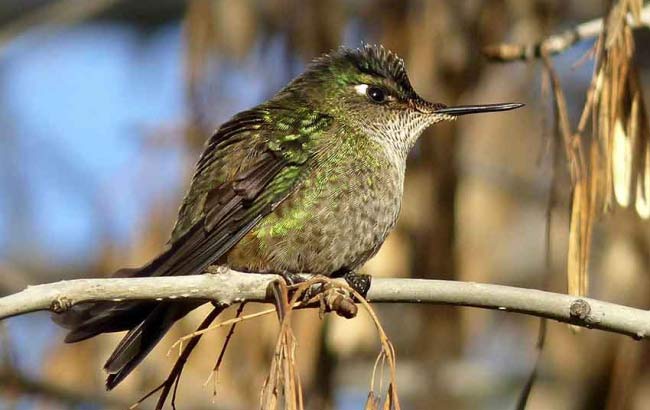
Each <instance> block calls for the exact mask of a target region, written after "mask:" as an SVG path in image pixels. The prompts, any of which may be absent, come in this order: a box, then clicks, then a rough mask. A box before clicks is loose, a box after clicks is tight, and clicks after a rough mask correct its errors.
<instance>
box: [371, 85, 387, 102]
mask: <svg viewBox="0 0 650 410" xmlns="http://www.w3.org/2000/svg"><path fill="white" fill-rule="evenodd" d="M366 95H367V96H368V98H370V101H372V102H374V103H377V104H381V103H383V102H384V101H386V91H384V90H383V89H381V88H379V87H368V88H367V89H366Z"/></svg>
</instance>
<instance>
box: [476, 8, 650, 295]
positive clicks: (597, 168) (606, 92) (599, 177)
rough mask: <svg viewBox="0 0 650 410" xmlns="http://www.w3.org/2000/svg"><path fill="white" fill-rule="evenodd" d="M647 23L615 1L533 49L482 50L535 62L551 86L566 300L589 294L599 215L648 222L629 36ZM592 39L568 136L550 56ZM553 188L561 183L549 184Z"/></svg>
mask: <svg viewBox="0 0 650 410" xmlns="http://www.w3.org/2000/svg"><path fill="white" fill-rule="evenodd" d="M648 15H650V6H646V7H645V8H644V6H643V0H620V1H618V2H615V3H613V4H611V5H610V8H609V10H608V13H607V15H606V18H604V19H603V20H596V21H593V22H588V23H584V24H581V25H580V26H578V27H577V28H576V29H574V30H569V31H567V32H565V33H563V34H561V35H557V36H552V37H549V38H548V39H546V40H544V41H542V42H540V43H538V44H535V45H531V46H523V45H509V44H502V45H497V46H490V47H486V48H485V49H484V53H485V54H486V55H487V56H488V57H489V58H491V59H493V60H497V61H513V60H518V59H524V60H526V59H531V58H534V57H540V58H541V59H542V61H543V66H544V70H545V74H546V75H547V76H548V78H549V79H550V87H551V89H552V97H553V108H554V119H555V125H556V127H555V128H556V132H555V135H556V136H557V137H559V143H560V144H562V145H563V147H564V153H565V156H566V159H567V166H568V171H569V174H570V181H571V212H570V215H571V217H570V227H569V248H568V257H567V277H568V293H569V294H572V295H585V294H587V292H588V283H589V278H588V272H589V257H590V249H591V242H592V234H593V229H594V224H595V222H596V221H597V220H598V218H599V217H600V216H601V215H603V214H605V213H607V212H609V211H611V210H612V209H613V208H614V206H615V205H618V206H620V207H622V208H628V207H633V208H634V210H635V211H636V213H637V214H638V215H639V216H640V217H641V218H644V219H648V218H650V203H649V201H650V151H649V149H648V143H649V142H650V125H649V123H648V117H647V114H646V107H645V102H644V100H643V94H642V89H641V85H640V79H639V74H638V71H637V69H636V67H635V65H634V53H635V44H634V37H633V35H632V28H634V27H640V26H642V25H644V24H648V23H647V20H648ZM595 35H597V36H598V39H597V41H596V43H595V45H594V47H593V50H592V51H591V52H590V53H589V54H588V56H591V57H593V58H595V61H596V64H595V69H594V74H593V76H592V81H591V85H590V87H589V90H588V91H587V98H586V102H585V105H584V107H583V110H582V115H581V117H580V121H579V123H578V125H577V127H575V128H574V127H572V126H571V124H570V121H569V116H568V112H567V104H566V99H565V97H564V92H563V90H562V87H561V85H560V82H559V80H558V76H557V73H556V72H555V70H554V68H553V64H552V62H551V59H550V56H551V55H553V54H557V53H558V52H561V51H564V50H566V49H567V48H569V47H570V46H571V45H573V44H575V43H576V42H577V41H579V40H581V39H584V38H587V37H589V36H595ZM581 62H582V61H581ZM581 62H580V63H581ZM545 84H546V83H545ZM589 131H590V132H589ZM554 172H557V169H554ZM553 180H554V183H557V182H558V181H560V179H559V178H557V177H556V176H554V178H553ZM549 206H552V204H550V205H549ZM549 215H550V212H549Z"/></svg>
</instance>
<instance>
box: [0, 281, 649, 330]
mask: <svg viewBox="0 0 650 410" xmlns="http://www.w3.org/2000/svg"><path fill="white" fill-rule="evenodd" d="M275 279H276V277H275V276H274V275H262V274H254V273H241V272H237V271H233V270H228V269H220V270H218V273H208V274H204V275H196V276H183V277H178V276H176V277H155V278H111V279H76V280H69V281H62V282H56V283H49V284H44V285H37V286H30V287H28V288H27V289H25V290H23V291H22V292H18V293H15V294H13V295H9V296H5V297H3V298H0V319H5V318H8V317H11V316H17V315H22V314H25V313H29V312H34V311H39V310H50V311H54V312H62V311H65V310H66V309H68V308H69V307H70V306H72V305H74V304H78V303H83V302H95V301H116V302H120V301H126V300H175V299H198V300H206V301H215V302H219V303H223V304H232V303H239V302H244V301H246V302H271V301H272V298H271V297H269V295H268V294H267V288H268V285H269V284H270V283H271V281H273V280H275ZM367 299H368V301H369V302H373V303H428V304H444V305H456V306H471V307H478V308H485V309H495V310H502V311H508V312H516V313H522V314H527V315H531V316H537V317H544V318H548V319H554V320H557V321H560V322H565V323H571V324H574V325H577V326H582V327H586V328H594V329H600V330H604V331H608V332H614V333H620V334H624V335H628V336H631V337H633V338H635V339H644V338H647V337H650V312H648V311H645V310H641V309H636V308H632V307H627V306H623V305H617V304H614V303H608V302H604V301H600V300H596V299H590V298H576V297H574V296H570V295H565V294H559V293H552V292H545V291H540V290H535V289H525V288H517V287H511V286H501V285H492V284H482V283H473V282H458V281H446V280H429V279H388V278H375V279H373V282H372V286H371V288H370V291H369V292H368V298H367Z"/></svg>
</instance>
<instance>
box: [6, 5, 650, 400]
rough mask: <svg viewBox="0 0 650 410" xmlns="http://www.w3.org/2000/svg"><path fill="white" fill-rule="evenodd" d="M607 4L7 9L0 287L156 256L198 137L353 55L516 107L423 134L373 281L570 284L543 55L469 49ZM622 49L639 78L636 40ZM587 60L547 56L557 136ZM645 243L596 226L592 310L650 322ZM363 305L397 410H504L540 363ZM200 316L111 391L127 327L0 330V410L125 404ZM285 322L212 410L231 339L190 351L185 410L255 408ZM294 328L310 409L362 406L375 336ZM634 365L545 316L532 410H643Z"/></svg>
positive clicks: (237, 364)
mask: <svg viewBox="0 0 650 410" xmlns="http://www.w3.org/2000/svg"><path fill="white" fill-rule="evenodd" d="M604 3H606V2H599V1H592V2H585V1H565V0H529V1H519V0H468V1H463V2H458V1H455V0H430V1H425V0H410V1H397V0H395V1H370V0H337V1H327V2H325V1H317V0H309V1H289V0H267V1H261V0H259V1H253V0H248V1H243V0H242V1H234V0H233V1H228V0H222V1H219V0H215V1H209V0H193V1H192V0H187V1H182V0H157V1H154V0H139V1H129V0H59V1H48V0H2V1H1V2H0V295H5V294H9V293H12V292H16V291H19V290H21V289H22V288H24V287H25V286H27V285H29V284H37V283H45V282H52V281H57V280H61V279H72V278H81V277H97V276H105V275H108V274H109V273H110V272H112V271H114V270H116V269H117V268H120V267H123V266H137V265H140V264H142V263H144V262H146V261H147V260H148V259H149V258H151V257H153V256H154V255H155V254H156V253H157V252H158V251H159V250H160V249H161V247H162V246H163V244H164V243H165V241H166V240H167V238H168V234H169V232H170V230H171V227H172V224H173V222H174V218H175V213H176V210H177V208H178V206H179V203H180V200H181V197H182V195H183V193H184V190H185V189H186V187H187V183H188V182H189V178H190V176H191V174H192V171H193V164H194V162H195V161H196V159H197V157H198V154H199V153H200V150H201V148H202V146H203V143H204V141H205V140H206V139H207V138H208V137H209V136H210V135H211V133H212V132H213V130H214V129H215V128H216V127H217V126H218V125H219V124H220V123H221V122H223V121H224V120H226V119H228V118H229V117H230V116H231V115H233V114H235V113H237V112H238V111H241V110H243V109H245V108H248V107H251V106H253V105H255V104H257V103H259V102H261V101H263V100H264V99H266V98H268V97H270V96H271V95H273V94H274V93H275V92H277V91H278V90H279V89H280V88H281V87H282V86H283V85H284V84H286V83H287V82H288V81H289V80H290V79H292V78H293V77H294V76H296V75H297V74H299V73H300V72H301V71H302V70H303V69H304V67H305V65H306V64H307V63H308V62H309V60H310V59H312V58H314V57H316V56H318V55H320V54H321V53H323V52H327V51H329V50H331V49H334V48H336V47H338V46H339V45H342V44H343V45H347V46H355V47H356V46H358V45H360V44H361V42H362V41H363V42H368V43H381V44H383V45H385V46H386V47H388V48H390V49H392V50H394V51H396V52H398V53H399V54H400V55H401V56H403V57H404V59H405V60H406V63H407V68H408V71H409V76H410V79H411V82H412V83H413V85H414V88H415V89H416V90H417V91H418V92H419V93H420V94H421V95H422V96H424V97H425V98H427V99H428V100H430V101H435V102H443V103H446V104H469V103H492V102H506V101H508V102H509V101H516V102H524V103H526V108H525V109H523V110H519V111H516V112H512V113H507V114H494V115H484V116H476V117H471V118H470V117H467V118H462V119H460V120H459V121H457V122H455V123H453V124H441V125H436V126H435V127H434V128H432V129H430V130H429V131H428V132H426V134H425V135H424V136H423V137H422V138H421V140H420V142H419V143H418V145H417V146H416V148H415V150H414V151H413V153H412V155H411V156H410V158H409V167H408V173H407V179H406V185H405V198H404V203H403V207H402V212H401V216H400V220H399V223H398V226H397V228H396V230H395V232H393V233H392V234H391V236H390V237H389V239H388V240H387V242H386V244H385V245H384V246H383V248H382V250H381V251H380V253H379V254H378V255H377V256H376V257H375V258H374V259H373V260H371V261H370V262H369V263H368V264H367V266H366V267H365V270H366V271H367V272H368V273H371V274H373V275H379V276H392V277H420V278H439V279H440V278H441V279H457V280H466V281H478V282H490V283H497V284H507V285H514V286H525V287H532V288H545V289H548V290H553V291H557V292H566V250H567V242H568V229H569V224H568V222H569V202H570V185H569V182H568V181H569V179H568V175H567V172H566V171H562V172H560V176H559V182H560V183H559V184H557V185H555V188H554V189H556V200H555V203H554V204H552V207H551V208H552V210H551V212H550V214H549V213H548V202H549V193H550V191H551V186H552V184H551V180H552V175H553V163H554V161H553V156H552V155H551V154H552V153H549V149H548V145H549V144H548V141H549V138H550V135H551V134H552V132H553V123H552V116H550V115H549V113H550V104H549V101H547V100H545V99H544V98H543V95H542V92H541V83H542V76H541V68H540V63H539V62H536V61H533V62H530V63H519V62H518V63H509V64H496V63H489V62H488V61H486V59H485V58H484V57H482V55H481V53H480V50H481V48H482V47H484V46H486V45H489V44H494V43H500V42H503V41H511V42H518V43H530V42H535V41H538V40H540V39H542V38H544V37H545V36H547V35H549V34H552V33H556V32H560V31H562V30H564V29H567V28H571V27H573V26H574V25H576V24H577V23H579V22H582V21H586V20H591V19H594V18H598V17H601V16H602V15H603V14H604V12H605V5H604ZM635 39H636V42H637V55H636V58H637V64H638V67H639V70H640V75H641V79H642V84H646V85H647V84H648V83H649V81H650V78H649V77H650V47H646V46H645V45H647V44H650V33H648V30H647V29H645V30H637V31H636V32H635ZM592 45H593V40H590V41H585V42H582V43H579V44H578V45H576V46H575V47H573V48H571V49H569V50H568V51H566V52H565V53H563V54H561V55H559V56H557V57H555V58H554V63H555V66H556V69H557V71H558V74H559V76H560V80H561V82H562V85H563V87H564V91H565V92H566V95H567V99H568V109H569V115H570V117H571V120H572V121H573V122H576V121H577V117H578V115H579V113H580V110H581V107H582V105H583V104H584V100H585V92H586V90H587V87H588V85H589V82H590V80H591V76H592V72H593V69H594V67H593V61H591V60H587V61H586V62H584V63H582V64H579V65H576V62H578V61H579V60H580V59H581V57H582V56H583V55H584V54H585V53H586V52H587V51H588V50H589V48H590V47H592ZM648 90H649V89H648V88H647V87H646V88H644V92H645V94H646V99H647V98H648V92H649V91H648ZM562 161H564V160H563V159H562V158H560V159H559V161H557V162H558V163H559V164H560V168H562V169H564V168H565V166H564V164H563V162H562ZM549 215H552V223H551V224H550V239H551V240H550V248H549V252H548V255H547V246H546V244H547V236H546V229H547V221H548V217H549ZM648 231H649V230H648V227H647V224H646V223H645V222H642V221H641V220H639V219H638V218H637V217H636V216H635V215H634V214H633V212H631V211H626V210H617V211H616V212H614V213H613V214H611V215H608V216H607V217H606V218H604V219H602V220H601V221H599V223H598V224H597V225H596V227H595V234H594V239H593V246H592V252H591V266H590V271H591V288H590V296H592V297H596V298H601V299H604V300H608V301H612V302H618V303H624V304H627V305H631V306H635V307H640V308H648V306H649V305H650V286H649V285H650V283H649V281H648V275H647V271H648V267H649V265H650V255H649V253H648V249H649V248H648V242H647V240H648V238H647V236H648V235H647V234H648ZM255 309H257V307H251V306H249V307H247V309H246V312H252V311H254V310H255ZM377 310H378V313H379V315H380V318H381V320H382V322H383V324H384V326H385V328H386V331H387V333H388V335H389V336H390V337H391V338H392V341H393V343H394V345H395V348H396V349H397V358H398V381H399V386H400V398H401V402H402V406H403V408H404V409H484V410H488V409H507V408H514V406H515V403H516V401H517V396H518V395H519V393H520V391H521V389H522V388H523V386H524V384H525V382H526V380H527V378H528V376H529V373H530V372H531V371H532V369H533V367H534V363H535V358H536V349H535V343H536V340H537V333H538V327H539V321H538V320H537V319H534V318H530V317H525V316H519V315H514V314H507V313H501V312H491V311H481V310H478V309H465V308H452V307H445V306H414V305H391V306H380V307H378V308H377ZM205 312H206V311H205V310H199V311H196V312H194V313H193V314H192V315H191V316H190V317H188V318H187V319H185V320H184V321H183V322H182V323H180V324H179V325H177V326H176V327H175V328H174V329H173V331H172V332H170V334H169V335H168V336H167V337H166V338H165V339H164V340H163V342H162V343H160V344H159V346H158V348H157V349H156V350H155V351H154V352H153V354H151V355H150V356H149V357H148V358H147V360H146V361H145V362H144V363H143V364H142V365H141V366H140V367H139V370H137V371H136V372H135V373H134V374H133V375H132V376H131V377H129V378H128V379H127V380H126V381H125V383H123V384H122V385H120V387H119V388H117V389H116V390H115V391H113V392H111V393H110V394H108V393H106V392H104V388H103V380H104V374H103V373H102V370H101V366H102V364H103V362H104V360H105V359H106V358H107V356H108V355H109V353H110V351H111V350H112V349H113V347H114V346H115V343H116V342H117V340H118V339H119V337H120V336H119V335H111V336H102V337H99V338H96V339H94V340H90V341H86V342H83V343H80V344H75V345H64V344H63V340H62V339H63V332H62V331H61V329H58V328H57V327H56V326H55V325H54V324H53V323H51V322H50V320H49V315H48V314H45V313H39V314H31V315H27V316H23V317H17V318H13V319H10V320H7V321H5V322H2V323H0V408H6V409H12V408H15V409H123V408H127V407H128V405H129V404H131V403H133V402H134V401H135V400H136V399H137V398H139V397H140V396H141V395H142V394H144V393H146V392H147V391H149V390H150V389H151V388H153V387H155V386H157V385H158V384H159V383H160V382H161V381H162V380H163V379H164V378H165V377H166V375H167V372H168V371H169V369H170V368H171V366H172V365H173V362H174V354H175V353H173V354H172V355H170V356H167V355H166V354H167V349H169V347H170V346H171V344H172V342H173V341H174V340H176V339H177V338H178V337H180V336H182V335H184V334H187V333H189V332H191V331H192V330H193V329H194V328H195V327H196V325H197V323H198V322H199V321H200V320H201V319H202V317H203V316H204V315H205ZM232 314H233V312H231V313H230V315H232ZM277 330H278V326H277V320H276V319H275V318H274V317H272V316H267V317H264V318H261V319H256V320H255V321H254V322H245V323H243V324H242V325H241V326H240V327H239V328H238V330H237V332H236V334H235V338H234V340H233V343H231V345H230V348H229V351H228V352H227V354H226V357H225V361H224V364H223V366H222V371H221V373H220V374H219V380H218V390H217V396H216V397H215V398H213V397H212V389H211V387H210V386H208V387H204V386H203V384H204V381H205V380H206V379H207V378H208V376H209V375H210V371H211V369H212V366H213V364H214V360H215V359H216V356H217V355H218V352H219V349H220V346H221V341H222V340H223V337H224V335H225V332H226V330H224V329H220V330H217V331H215V332H213V333H211V334H209V335H208V336H207V337H205V338H204V340H203V341H202V343H201V344H200V345H199V347H198V348H197V349H196V351H195V352H194V354H193V356H192V357H191V359H190V362H189V364H188V366H187V368H186V369H185V372H184V374H183V378H182V380H181V385H180V388H179V397H178V399H177V404H178V406H179V408H183V409H251V408H256V406H257V403H258V400H259V391H260V389H261V387H262V384H263V382H264V379H265V377H266V374H267V372H268V366H269V363H270V360H271V354H272V351H273V346H274V343H275V337H276V335H277ZM294 331H295V333H296V336H297V339H298V363H299V367H300V371H301V373H300V374H301V378H302V383H303V387H304V392H305V402H306V407H307V408H308V409H339V410H348V409H360V408H362V407H363V403H364V402H365V400H366V396H367V394H368V386H369V383H370V376H371V372H372V366H373V363H374V359H375V357H376V355H377V353H378V352H379V343H378V340H377V337H376V334H375V330H374V327H373V324H372V323H371V321H370V320H369V319H368V318H367V317H366V316H364V315H360V317H358V318H356V319H354V320H344V319H341V318H338V317H331V316H328V317H326V318H325V319H324V320H322V321H321V320H319V318H318V313H317V312H315V311H304V312H300V313H299V314H298V315H297V319H296V323H295V329H294ZM647 356H648V344H647V343H638V342H634V341H632V340H631V339H627V338H625V337H623V336H617V335H611V334H606V333H603V332H597V331H582V332H580V333H577V334H576V333H574V332H572V331H571V330H570V329H569V328H568V327H567V326H565V325H560V324H557V323H549V325H548V335H547V340H546V346H545V348H544V352H543V354H542V356H541V361H540V368H539V377H538V380H537V382H536V385H535V387H534V389H533V392H532V395H531V398H530V402H529V405H528V409H647V408H649V407H650V373H649V372H648V368H649V366H648V364H647V360H646V359H647ZM152 405H153V401H152V402H150V403H149V402H147V403H144V404H143V405H142V408H150V407H151V406H152Z"/></svg>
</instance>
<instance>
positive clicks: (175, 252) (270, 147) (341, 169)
mask: <svg viewBox="0 0 650 410" xmlns="http://www.w3.org/2000/svg"><path fill="white" fill-rule="evenodd" d="M522 105H523V104H515V103H508V104H488V105H469V106H455V107H448V106H445V105H444V104H440V103H432V102H428V101H426V100H424V99H423V98H421V97H420V96H419V95H418V94H417V93H416V92H415V90H414V89H413V87H412V86H411V83H410V81H409V78H408V76H407V72H406V68H405V64H404V61H403V60H402V59H401V58H400V57H399V56H397V55H396V54H395V53H393V52H391V51H389V50H387V49H385V48H384V47H382V46H375V45H364V46H362V47H360V48H357V49H350V48H340V49H338V50H335V51H333V52H331V53H329V54H325V55H323V56H321V57H319V58H317V59H316V60H314V61H313V62H312V63H311V65H310V66H309V67H308V68H307V69H306V71H305V72H304V73H302V74H301V75H299V76H298V77H297V78H295V79H294V80H292V81H291V82H290V83H289V84H288V85H286V86H285V87H284V88H283V89H282V90H281V91H279V92H278V93H277V94H276V95H275V96H273V97H272V98H271V99H269V100H268V101H265V102H263V103H261V104H260V105H258V106H256V107H254V108H251V109H249V110H246V111H243V112H240V113H238V114H236V115H235V116H233V117H232V118H231V119H230V120H229V121H227V122H225V123H224V124H222V125H221V127H220V128H218V130H217V131H216V133H215V134H214V135H213V136H212V137H211V138H210V139H209V140H208V141H207V143H206V146H205V148H204V150H203V153H202V154H201V156H200V158H199V160H198V163H197V164H196V169H195V172H194V175H193V177H192V182H191V184H190V187H189V190H188V191H187V193H186V195H185V198H184V200H183V201H182V204H181V206H180V209H179V211H178V219H177V221H176V224H175V225H174V228H173V231H172V234H171V238H170V240H169V242H168V243H167V246H166V248H165V250H164V251H163V252H162V253H160V254H159V255H158V256H157V257H155V258H154V259H153V260H152V261H150V262H149V263H148V264H146V265H144V266H142V267H140V268H135V269H122V270H119V271H117V272H115V274H114V276H117V277H146V276H180V275H194V274H201V273H203V272H204V271H205V270H206V268H207V267H209V266H211V265H223V266H227V267H229V268H232V269H235V270H239V271H244V272H258V273H259V272H262V273H270V274H281V275H283V276H285V277H292V275H295V274H298V273H311V274H319V275H326V276H329V277H345V278H346V280H347V281H348V282H349V283H350V284H351V285H352V286H353V287H354V288H355V289H358V290H359V291H360V292H361V293H362V294H365V292H366V291H367V290H368V287H369V286H370V278H369V277H368V276H367V275H361V274H359V273H358V269H359V268H360V267H361V266H362V265H363V264H364V263H365V262H366V261H367V260H368V259H369V258H371V257H372V256H373V255H375V254H376V253H377V251H378V250H379V248H380V247H381V245H382V243H383V242H384V240H385V239H386V236H387V235H388V234H389V232H390V231H391V230H392V229H393V227H394V226H395V222H396V220H397V217H398V215H399V211H400V206H401V202H402V194H403V185H404V174H405V170H406V159H407V156H408V154H409V151H410V150H411V148H413V146H414V144H415V143H416V141H417V139H418V137H419V136H420V134H421V133H422V132H423V131H424V130H425V129H426V128H427V127H429V126H431V125H433V124H435V123H438V122H440V121H449V120H454V119H455V118H456V117H458V116H461V115H466V114H474V113H484V112H493V111H506V110H512V109H515V108H519V107H521V106H522ZM203 303H205V302H201V301H197V302H188V301H182V302H174V301H162V302H161V301H130V302H94V303H90V304H85V305H78V306H74V307H73V308H72V309H71V310H68V311H67V312H65V313H63V314H60V315H56V316H55V321H57V322H58V323H59V324H61V325H62V326H64V327H66V328H68V329H69V333H68V334H67V336H66V338H65V341H66V342H69V343H73V342H78V341H81V340H85V339H88V338H90V337H94V336H97V335H99V334H102V333H108V332H118V331H128V333H127V334H126V335H125V336H124V338H123V339H122V340H121V341H120V343H119V344H118V346H117V347H116V349H115V351H114V352H113V353H112V354H111V356H110V357H109V359H108V360H107V362H106V364H105V366H104V368H105V370H106V371H107V373H108V378H107V381H106V387H107V389H109V390H110V389H112V388H114V387H115V386H116V385H117V384H118V383H120V382H121V381H122V380H123V379H124V378H125V377H126V376H127V375H128V374H129V373H130V372H131V371H132V370H133V369H134V368H135V367H136V366H137V365H138V364H139V363H140V362H141V361H142V360H143V359H144V357H145V356H146V355H147V354H148V353H149V352H150V351H151V350H152V349H153V347H154V346H155V345H156V344H157V343H158V342H159V341H160V339H161V338H162V337H163V335H164V334H165V333H166V332H167V331H168V330H169V329H170V327H171V326H172V325H173V324H174V322H176V321H177V320H179V319H181V318H182V317H183V316H185V315H186V314H187V313H189V312H190V311H191V310H193V309H195V308H196V307H198V306H200V305H201V304H203Z"/></svg>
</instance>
